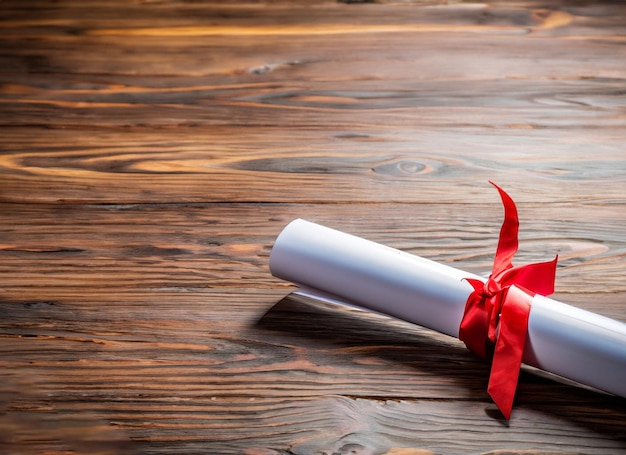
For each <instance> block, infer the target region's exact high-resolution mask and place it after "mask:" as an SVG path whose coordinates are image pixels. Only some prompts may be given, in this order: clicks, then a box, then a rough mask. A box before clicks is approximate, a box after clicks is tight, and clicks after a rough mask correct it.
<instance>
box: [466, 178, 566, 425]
mask: <svg viewBox="0 0 626 455" xmlns="http://www.w3.org/2000/svg"><path fill="white" fill-rule="evenodd" d="M489 183H491V184H492V185H493V186H495V187H496V189H497V190H498V192H499V193H500V198H501V199H502V204H503V205H504V222H503V223H502V228H501V229H500V238H499V241H498V248H497V250H496V256H495V259H494V263H493V269H492V272H491V275H490V276H489V279H488V280H487V282H483V281H481V280H477V279H473V278H467V281H468V282H469V283H470V284H471V285H472V287H473V288H474V291H473V292H472V293H471V294H470V296H469V298H468V299H467V303H466V304H465V313H464V315H463V319H462V320H461V325H460V328H459V339H460V340H462V341H463V342H464V343H465V345H466V346H467V347H468V348H469V350H470V351H472V352H473V353H474V354H476V355H478V356H479V357H482V358H484V359H486V360H489V359H492V363H491V373H490V375H489V385H488V387H487V391H488V393H489V395H491V398H492V399H493V401H494V402H495V403H496V405H497V406H498V408H499V409H500V411H501V412H502V414H503V415H504V417H505V418H506V419H509V418H510V416H511V409H512V408H513V398H514V396H515V389H516V388H517V381H518V378H519V372H520V367H521V363H522V355H523V353H524V345H525V343H526V333H527V330H528V318H529V315H530V306H531V302H532V299H533V297H534V296H535V295H536V294H540V295H544V296H546V295H550V294H552V293H553V292H554V279H555V275H556V262H557V259H558V256H557V257H555V258H554V259H553V260H552V261H548V262H540V263H535V264H527V265H522V266H513V264H512V263H511V260H512V259H513V256H514V255H515V253H516V252H517V247H518V242H517V235H518V230H519V221H518V217H517V207H516V206H515V202H513V199H511V197H510V196H509V195H508V194H506V192H504V190H503V189H502V188H500V187H499V186H498V185H496V184H495V183H493V182H489Z"/></svg>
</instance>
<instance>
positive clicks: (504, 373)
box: [487, 286, 532, 420]
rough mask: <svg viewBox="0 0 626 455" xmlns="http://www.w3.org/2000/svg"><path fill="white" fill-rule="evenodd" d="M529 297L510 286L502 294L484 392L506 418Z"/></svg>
mask: <svg viewBox="0 0 626 455" xmlns="http://www.w3.org/2000/svg"><path fill="white" fill-rule="evenodd" d="M531 301H532V297H531V296H530V295H529V294H527V293H526V292H524V291H523V290H521V289H519V288H517V287H516V286H511V287H510V288H508V290H507V292H506V295H505V296H504V304H503V305H502V313H501V317H500V328H499V333H498V338H497V340H496V346H495V351H494V355H493V362H492V364H491V374H490V376H489V386H488V387H487V392H489V395H491V398H492V399H493V401H494V403H495V404H496V405H497V406H498V408H499V409H500V411H501V412H502V414H503V415H504V417H505V418H506V419H507V420H508V419H509V418H510V417H511V410H512V409H513V399H514V397H515V390H516V389H517V381H518V379H519V372H520V368H521V365H522V356H523V354H524V346H525V344H526V334H527V331H528V318H529V315H530V306H531V305H530V303H531Z"/></svg>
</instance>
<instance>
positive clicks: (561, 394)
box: [257, 293, 626, 448]
mask: <svg viewBox="0 0 626 455" xmlns="http://www.w3.org/2000/svg"><path fill="white" fill-rule="evenodd" d="M257 326H258V327H259V328H261V329H264V330H271V331H273V332H277V333H281V334H283V335H285V336H289V337H296V338H303V339H306V343H307V346H311V347H313V348H315V347H320V346H321V347H327V348H328V347H330V346H334V347H340V348H347V347H355V348H358V347H367V349H366V350H364V351H363V352H365V353H366V354H363V355H364V356H365V355H367V356H372V355H373V356H377V357H379V358H380V359H381V360H384V361H387V362H392V363H394V362H397V363H398V364H402V365H404V366H409V367H411V368H413V369H415V370H416V371H419V372H420V373H426V374H429V375H437V376H439V377H441V379H442V381H444V382H448V383H449V384H452V385H453V386H454V387H459V388H461V390H462V395H463V397H464V398H463V399H464V400H467V401H474V402H479V403H480V402H483V403H485V407H484V412H485V414H486V415H487V416H488V417H489V418H490V419H493V420H496V421H498V422H500V423H501V424H502V425H503V426H508V425H509V423H508V421H506V420H505V419H504V418H503V416H502V414H501V413H500V412H499V411H498V409H497V407H496V406H495V405H494V404H492V402H491V399H490V397H489V395H488V394H487V391H486V389H487V381H488V376H489V368H490V367H489V365H488V364H487V363H486V362H484V361H482V360H481V359H478V358H477V357H475V356H474V355H473V354H471V353H470V352H469V351H468V350H467V349H466V347H465V346H464V344H463V343H462V342H461V341H459V340H457V339H455V338H452V337H449V336H447V335H443V334H440V333H438V332H435V331H432V330H430V329H426V328H423V327H420V326H417V325H414V324H411V323H408V322H405V321H401V320H397V319H394V318H391V317H388V316H384V315H379V314H376V313H371V312H368V311H364V310H359V309H354V308H351V307H346V306H342V305H337V304H332V303H327V302H325V301H320V300H315V299H313V298H309V297H304V296H302V295H299V294H294V293H292V294H289V295H287V296H286V297H284V298H283V299H281V300H280V301H279V302H277V303H276V304H275V305H274V306H273V307H272V308H270V309H269V310H268V311H267V312H266V313H265V314H264V315H263V316H262V317H261V318H260V319H259V320H258V322H257ZM355 352H356V354H355V355H357V356H358V355H360V354H359V353H358V352H360V351H359V350H358V349H356V350H355ZM380 399H381V400H385V399H406V400H410V399H411V397H393V396H389V397H385V396H381V397H380ZM449 399H450V400H454V399H455V398H449ZM515 409H528V410H531V411H535V412H540V413H545V414H548V415H550V416H553V417H555V418H560V419H563V420H566V421H569V422H572V423H573V424H575V425H577V426H582V427H584V428H587V429H589V430H591V431H593V432H596V433H598V434H602V435H604V436H606V437H610V438H611V439H614V440H619V441H623V442H624V444H625V448H626V399H624V398H620V397H616V396H613V395H610V394H606V393H603V392H600V391H597V390H595V389H590V388H587V387H585V386H581V385H578V384H576V383H573V382H571V381H568V380H566V379H563V378H560V377H558V376H555V375H552V374H550V373H547V372H543V371H540V370H537V369H535V368H532V367H527V366H525V365H524V366H523V367H522V371H521V373H520V378H519V384H518V388H517V393H516V403H515V408H514V412H515Z"/></svg>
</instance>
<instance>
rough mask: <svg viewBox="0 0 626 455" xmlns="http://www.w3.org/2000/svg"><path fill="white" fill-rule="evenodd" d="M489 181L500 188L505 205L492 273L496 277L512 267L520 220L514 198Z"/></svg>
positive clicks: (499, 191) (498, 188)
mask: <svg viewBox="0 0 626 455" xmlns="http://www.w3.org/2000/svg"><path fill="white" fill-rule="evenodd" d="M489 183H491V184H492V185H493V186H494V187H495V188H496V189H497V190H498V193H499V194H500V199H502V205H503V206H504V220H503V221H502V227H501V228H500V238H499V239H498V247H497V249H496V257H495V259H494V262H493V271H492V273H491V274H492V275H493V276H494V277H495V276H496V275H499V274H500V273H502V272H504V271H505V270H506V269H508V268H510V267H511V261H512V260H513V256H514V255H515V253H516V252H517V247H518V241H517V235H518V231H519V220H518V217H517V207H516V206H515V202H514V201H513V199H511V196H509V195H508V194H507V193H506V192H505V191H504V190H503V189H502V188H500V187H499V186H498V185H496V184H495V183H493V182H492V181H489Z"/></svg>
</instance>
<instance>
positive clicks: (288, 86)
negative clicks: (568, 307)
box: [0, 0, 626, 455]
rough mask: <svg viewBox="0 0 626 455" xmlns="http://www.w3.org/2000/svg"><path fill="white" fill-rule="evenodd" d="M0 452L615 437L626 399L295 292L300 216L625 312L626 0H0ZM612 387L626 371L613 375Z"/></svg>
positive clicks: (557, 442)
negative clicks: (292, 253) (506, 205)
mask: <svg viewBox="0 0 626 455" xmlns="http://www.w3.org/2000/svg"><path fill="white" fill-rule="evenodd" d="M0 28H1V32H0V45H1V48H2V51H1V52H0V103H1V104H0V134H1V136H0V137H1V139H0V220H1V222H0V277H1V281H0V337H1V341H0V365H1V366H2V369H1V370H0V453H1V454H3V455H4V454H14V453H20V454H22V453H24V454H29V453H33V454H35V453H37V454H48V455H50V454H74V453H86V454H96V453H102V454H105V453H106V454H118V453H132V454H246V455H279V454H281V455H285V454H297V455H375V454H376V455H381V454H388V455H392V454H393V455H416V454H426V453H432V452H434V453H436V454H482V453H492V454H495V453H498V454H512V453H534V454H539V453H541V454H547V453H550V454H579V453H585V454H613V453H626V400H625V399H623V398H617V397H612V396H609V395H606V394H603V393H599V392H596V391H593V390H589V389H586V388H582V387H578V386H576V385H573V384H570V383H567V382H565V381H562V380H555V379H554V378H551V377H548V376H547V375H545V374H541V373H539V372H533V371H530V370H527V369H524V371H523V372H522V375H521V378H520V384H519V388H518V393H517V398H516V403H515V407H514V410H513V415H512V418H511V420H510V421H509V422H506V421H505V420H503V419H502V417H501V415H500V414H499V413H498V412H497V410H496V408H495V405H493V403H492V402H491V400H490V399H489V396H488V395H487V393H486V383H487V376H488V371H489V366H488V365H487V364H486V363H484V362H483V361H481V360H480V359H477V358H476V357H474V356H473V355H472V354H471V353H470V352H469V351H467V350H466V349H465V347H464V346H463V344H462V343H461V342H459V341H458V340H456V339H452V338H449V337H447V336H444V335H440V334H437V333H435V332H433V331H430V330H427V329H424V328H420V327H417V326H414V325H411V324H408V323H405V322H402V321H397V320H393V319H390V318H387V317H384V316H380V315H375V314H370V313H367V312H361V311H357V310H353V309H348V308H344V307H339V306H333V305H330V304H325V303H322V302H317V301H313V300H305V299H303V298H297V297H294V296H290V295H289V294H290V292H291V291H293V290H294V289H295V288H294V286H293V285H291V284H289V283H286V282H283V281H281V280H278V279H276V278H274V277H272V276H271V274H270V272H269V269H268V258H269V253H270V250H271V247H272V244H273V242H274V239H275V238H276V236H277V235H278V233H279V232H280V230H281V229H282V228H283V226H284V225H286V224H287V223H288V222H289V221H290V220H292V219H294V218H298V217H301V218H307V219H309V220H311V221H316V222H318V223H321V224H325V225H327V226H331V227H334V228H337V229H340V230H343V231H345V232H349V233H352V234H355V235H359V236H362V237H365V238H368V239H371V240H374V241H377V242H380V243H384V244H386V245H389V246H392V247H395V248H398V249H401V250H404V251H408V252H410V253H413V254H417V255H420V256H423V257H426V258H429V259H433V260H436V261H439V262H442V263H445V264H449V265H452V266H454V267H457V268H460V269H463V270H467V271H470V272H475V273H479V274H483V275H486V274H488V273H489V270H490V266H491V261H492V259H493V253H494V251H495V246H496V242H497V234H498V230H499V226H500V223H501V218H502V209H501V205H500V201H499V198H498V195H497V193H496V192H495V190H494V189H493V188H492V187H491V186H490V185H489V184H488V180H493V181H495V182H497V183H499V184H500V185H501V186H503V187H504V188H505V189H506V190H507V191H508V192H509V193H510V194H511V196H512V197H513V198H514V199H515V200H516V201H517V203H518V206H519V212H520V217H521V233H520V241H521V244H520V252H519V254H518V256H517V259H516V261H517V263H525V262H532V261H538V260H548V259H551V258H552V257H553V256H554V254H556V253H558V254H559V255H560V262H559V268H558V272H557V283H556V288H557V292H556V294H555V297H556V298H557V299H558V300H562V301H564V302H567V303H571V304H574V305H577V306H580V307H582V308H585V309H588V310H591V311H594V312H597V313H600V314H603V315H606V316H609V317H612V318H615V319H618V320H621V321H626V280H625V279H624V277H625V276H626V232H625V228H624V226H625V225H626V145H625V143H626V128H625V127H626V109H625V107H626V96H625V95H626V82H625V81H626V48H625V46H624V45H625V44H626V4H625V3H623V2H618V1H615V2H609V1H599V2H596V1H591V0H590V1H577V2H567V1H554V0H545V1H533V0H519V1H516V2H504V1H501V2H498V1H496V2H487V3H475V2H472V1H469V2H446V1H437V0H433V1H401V0H397V1H395V0H384V1H383V0H381V1H379V2H345V1H344V2H336V1H330V0H328V1H319V2H306V1H296V0H266V1H235V0H230V1H225V2H219V1H188V0H162V1H158V0H157V1H149V0H145V1H144V0H134V1H123V0H115V1H109V0H93V1H88V2H86V1H82V0H63V1H52V0H33V1H28V2H24V1H21V0H4V1H3V2H2V3H0ZM625 380H626V378H625Z"/></svg>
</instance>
